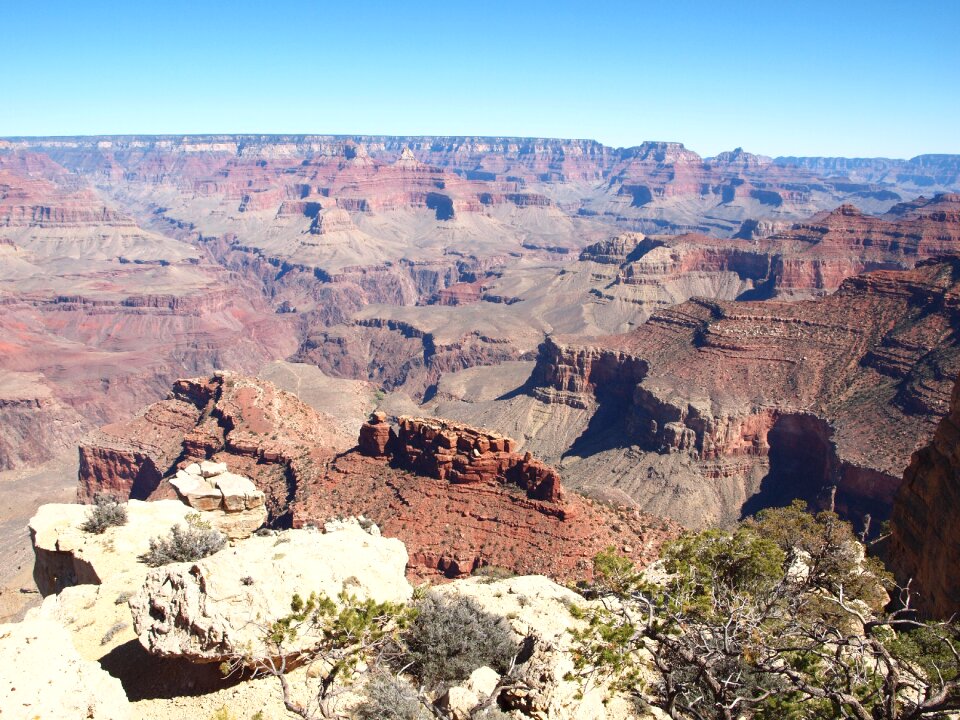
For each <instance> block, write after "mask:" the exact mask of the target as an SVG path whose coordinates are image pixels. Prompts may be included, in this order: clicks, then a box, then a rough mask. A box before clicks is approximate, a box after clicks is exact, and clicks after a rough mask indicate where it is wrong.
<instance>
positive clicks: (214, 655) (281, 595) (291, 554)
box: [130, 525, 413, 662]
mask: <svg viewBox="0 0 960 720" xmlns="http://www.w3.org/2000/svg"><path fill="white" fill-rule="evenodd" d="M406 565H407V551H406V548H405V547H404V545H403V543H402V542H400V541H399V540H396V539H393V538H383V537H376V536H373V535H370V534H369V533H367V532H365V531H363V530H362V529H361V528H360V527H359V526H351V525H345V526H344V527H343V528H342V529H340V530H338V531H337V532H331V533H326V534H321V533H320V532H318V531H316V530H289V531H286V532H283V533H278V534H272V535H265V536H262V537H261V536H253V537H250V538H249V539H247V540H244V541H243V542H241V543H237V544H236V545H235V546H233V547H229V548H226V549H224V550H221V551H220V552H218V553H217V554H216V555H213V556H211V557H209V558H205V559H203V560H200V561H198V562H196V563H178V564H174V565H167V566H165V567H161V568H157V569H155V570H153V571H152V572H150V573H149V574H148V575H147V577H146V580H145V582H144V585H143V587H142V588H141V590H140V591H139V592H138V593H137V595H136V596H135V597H134V598H133V599H132V600H131V601H130V608H131V610H132V612H133V621H134V628H135V630H136V633H137V635H138V637H139V639H140V642H141V644H143V646H144V647H145V648H147V650H149V651H150V652H151V653H154V654H157V655H162V656H168V657H185V658H188V659H190V660H192V661H194V662H220V661H223V660H226V659H229V658H232V657H234V656H236V655H238V654H244V653H250V652H252V653H253V654H255V655H256V654H264V653H266V652H267V651H266V649H265V648H264V646H263V643H262V638H263V636H264V629H265V627H266V626H268V625H269V624H270V623H271V622H272V621H274V620H276V619H277V618H280V617H283V616H285V615H288V614H289V613H290V603H291V600H292V599H293V596H294V595H295V594H299V595H300V596H301V597H303V598H307V597H308V596H309V595H310V593H312V592H316V593H318V594H320V593H323V594H326V595H327V596H328V597H330V598H331V599H336V598H337V597H338V596H339V595H340V593H341V592H342V591H347V592H348V593H350V594H353V595H355V596H356V597H357V598H358V599H361V600H362V599H366V598H372V599H374V600H376V601H378V602H387V601H390V602H405V601H407V600H409V598H410V597H411V595H412V592H413V589H412V587H411V586H410V583H408V582H407V580H406V577H405V575H404V573H405V571H406ZM315 640H316V638H314V637H312V636H311V635H310V634H309V633H304V634H302V635H298V637H297V639H296V641H295V643H294V644H293V645H291V647H290V648H289V650H290V653H291V654H293V653H294V652H296V650H298V649H299V648H301V647H308V646H309V645H311V644H312V643H313V642H314V641H315Z"/></svg>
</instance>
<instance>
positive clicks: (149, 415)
mask: <svg viewBox="0 0 960 720" xmlns="http://www.w3.org/2000/svg"><path fill="white" fill-rule="evenodd" d="M352 444H353V440H352V438H349V437H348V436H345V435H344V433H343V431H342V430H341V428H340V423H338V422H337V421H336V420H334V419H333V418H331V417H328V416H326V415H323V414H321V413H319V412H317V411H316V410H314V409H313V408H311V407H309V406H307V405H306V404H304V403H303V402H301V401H300V400H298V399H297V398H296V397H295V396H293V395H291V394H289V393H287V392H284V391H282V390H279V389H277V387H276V386H275V385H273V384H272V383H270V382H268V381H265V380H257V379H254V378H249V377H245V376H239V375H232V374H229V373H217V374H215V375H213V376H211V377H208V378H197V379H193V380H179V381H177V382H176V383H174V386H173V391H172V393H171V395H170V397H169V398H168V399H167V400H162V401H160V402H158V403H155V404H153V405H151V406H149V407H148V408H147V409H146V410H145V411H143V412H142V413H141V414H140V415H138V416H137V417H136V418H134V419H133V420H131V421H129V422H126V423H117V424H114V425H109V426H106V427H104V428H101V430H100V431H98V432H97V433H95V434H93V435H91V436H90V437H89V438H87V439H86V440H85V442H84V443H83V444H82V445H81V446H80V473H79V481H78V491H77V493H78V497H79V499H80V500H81V501H90V500H91V499H92V498H93V496H94V494H96V493H97V492H108V493H111V494H114V495H117V496H120V497H133V498H139V499H145V498H150V499H156V498H162V497H178V496H180V495H183V496H186V497H187V498H188V502H190V503H191V504H192V505H195V506H196V507H198V509H209V510H215V509H217V508H220V509H222V513H223V515H224V517H225V519H229V518H230V517H231V515H232V514H233V513H235V512H236V513H239V508H240V505H241V504H242V505H243V509H244V511H245V512H247V515H245V516H244V517H246V518H247V520H244V521H243V522H242V523H241V525H243V526H248V525H249V523H253V522H254V520H255V518H256V517H259V516H260V515H261V514H262V513H263V510H261V508H262V507H265V509H266V513H267V516H268V517H269V518H270V519H271V520H272V521H276V520H277V519H278V518H281V517H283V516H284V515H286V514H287V513H288V512H289V501H290V498H291V497H292V488H290V487H289V483H290V479H289V473H290V472H291V465H292V463H293V461H294V460H295V459H296V458H300V457H301V456H305V455H311V454H317V455H318V456H324V457H325V456H327V455H330V454H333V453H335V452H337V451H339V450H343V449H346V448H347V447H349V446H351V445H352ZM203 461H211V464H209V465H198V466H197V468H193V467H192V466H193V464H194V463H202V462H203ZM219 463H225V465H226V467H229V468H230V474H229V475H227V476H226V477H223V478H220V480H222V482H223V483H224V484H225V485H227V486H228V487H227V490H226V491H224V490H223V489H218V488H216V487H213V486H211V484H210V483H209V482H208V481H209V477H208V478H202V477H201V478H199V480H203V482H200V481H199V480H198V478H197V477H196V476H197V474H198V473H199V475H200V476H202V475H204V471H203V467H207V468H208V469H207V473H213V472H214V470H217V472H218V474H222V473H220V472H219V469H220V467H222V466H221V465H219ZM191 471H193V472H191ZM240 476H242V477H243V480H238V479H237V478H238V477H240ZM167 477H169V478H171V479H169V480H165V479H164V478H167ZM191 477H193V479H191ZM244 480H245V481H246V482H244ZM214 482H215V483H216V482H217V480H215V481H214ZM251 484H252V486H253V488H252V489H251V486H250V485H251ZM204 485H205V486H206V487H203V486H204ZM178 486H179V487H178ZM199 491H203V492H202V493H201V492H199ZM178 493H179V495H178ZM261 493H262V494H263V496H264V501H263V502H261V501H260V494H261ZM201 495H203V496H204V497H206V500H203V499H202V498H201ZM228 495H229V500H228V499H227V496H228ZM208 506H209V507H208ZM241 514H242V513H240V514H238V515H236V516H235V517H240V515H241ZM259 524H260V523H256V525H257V526H258V525H259ZM239 527H240V526H238V529H239ZM231 532H232V531H231Z"/></svg>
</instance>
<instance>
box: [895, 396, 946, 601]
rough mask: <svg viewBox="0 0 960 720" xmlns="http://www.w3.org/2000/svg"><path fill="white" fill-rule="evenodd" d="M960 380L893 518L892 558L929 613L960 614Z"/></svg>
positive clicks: (906, 480)
mask: <svg viewBox="0 0 960 720" xmlns="http://www.w3.org/2000/svg"><path fill="white" fill-rule="evenodd" d="M958 513H960V381H958V382H957V384H955V385H954V388H953V397H952V400H951V403H950V412H949V414H947V415H946V417H944V418H943V419H942V420H941V421H940V424H939V425H938V426H937V432H936V434H935V435H934V437H933V440H932V441H931V442H930V444H929V445H926V446H925V447H923V448H921V449H920V450H918V451H917V452H915V453H914V454H913V457H912V458H911V460H910V465H909V467H908V468H907V469H906V472H904V474H903V484H902V485H901V486H900V490H899V491H898V492H897V496H896V499H895V500H894V503H893V513H892V515H891V517H890V530H891V535H890V541H889V549H888V554H887V560H888V562H889V563H890V565H891V567H892V568H893V570H894V572H895V573H896V575H897V579H898V580H899V581H900V582H901V583H903V584H905V583H907V582H911V589H912V590H914V591H916V592H917V600H918V602H917V605H918V606H919V608H920V609H921V610H923V611H924V612H925V613H926V614H928V615H931V616H934V617H938V618H949V617H952V616H955V615H956V614H957V613H960V578H958V576H957V567H958V564H960V523H958V521H957V520H958Z"/></svg>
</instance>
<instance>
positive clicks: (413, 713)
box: [356, 673, 432, 720]
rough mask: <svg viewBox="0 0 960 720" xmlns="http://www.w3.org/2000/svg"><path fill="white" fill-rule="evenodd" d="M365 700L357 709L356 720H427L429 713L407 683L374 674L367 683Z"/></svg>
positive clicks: (385, 674)
mask: <svg viewBox="0 0 960 720" xmlns="http://www.w3.org/2000/svg"><path fill="white" fill-rule="evenodd" d="M366 696H367V698H366V700H364V701H363V702H362V703H361V704H360V705H359V706H358V707H357V711H356V712H357V715H356V717H357V720H429V719H430V718H431V717H432V715H431V713H429V712H428V711H427V710H426V708H424V706H423V704H422V703H421V702H420V700H419V699H418V697H417V691H416V690H414V689H413V688H412V687H411V686H410V685H409V684H408V683H406V682H404V681H403V680H400V679H398V678H396V677H394V676H393V675H389V674H387V673H376V674H375V675H374V676H373V677H371V678H370V682H369V683H367V689H366Z"/></svg>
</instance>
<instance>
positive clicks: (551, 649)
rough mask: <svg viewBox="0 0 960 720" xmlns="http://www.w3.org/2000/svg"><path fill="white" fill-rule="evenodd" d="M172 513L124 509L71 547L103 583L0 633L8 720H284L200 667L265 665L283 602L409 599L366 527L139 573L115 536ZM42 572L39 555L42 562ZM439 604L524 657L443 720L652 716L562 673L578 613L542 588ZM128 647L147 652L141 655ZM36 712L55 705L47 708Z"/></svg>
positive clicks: (271, 704) (475, 590)
mask: <svg viewBox="0 0 960 720" xmlns="http://www.w3.org/2000/svg"><path fill="white" fill-rule="evenodd" d="M428 480H432V479H429V478H428ZM174 505H180V506H181V507H186V506H185V505H182V504H180V503H174V502H172V501H158V502H152V503H144V502H138V501H131V503H130V504H129V506H128V510H129V515H130V524H129V527H128V526H121V527H112V528H109V529H108V530H107V531H106V532H105V533H104V534H103V535H91V536H90V538H89V541H88V542H87V543H84V544H83V547H84V548H85V553H84V557H86V558H88V559H89V560H90V565H91V566H92V567H93V568H95V570H96V573H97V580H98V581H99V584H83V585H75V586H70V587H66V588H64V589H63V590H61V591H60V593H59V594H56V595H49V596H48V597H47V598H46V599H45V601H44V603H43V606H42V607H41V608H38V609H36V610H33V611H31V613H30V615H29V616H28V619H27V621H26V622H24V623H21V624H18V625H12V626H10V625H7V626H0V650H2V651H3V653H4V658H5V659H6V658H9V657H13V658H15V659H17V660H18V662H16V663H5V667H3V668H0V699H2V700H3V705H2V707H3V711H4V713H5V715H4V716H6V713H8V712H10V708H12V707H13V708H20V707H23V708H25V709H26V710H29V712H28V713H24V714H23V715H19V714H17V713H16V711H14V714H13V715H12V717H15V718H20V717H23V718H24V720H27V718H30V719H31V720H32V718H34V717H35V716H37V715H39V716H41V717H48V716H49V717H64V718H73V717H76V718H78V720H79V719H80V718H88V717H96V718H101V717H102V718H107V719H112V718H118V719H120V718H126V717H151V718H152V717H158V718H160V717H170V716H171V715H172V714H176V713H181V714H182V716H184V717H206V716H208V715H210V714H212V713H213V712H215V711H216V710H217V709H218V708H219V707H221V706H223V705H226V706H227V707H228V708H231V709H234V708H244V709H246V708H253V709H252V710H250V713H251V714H252V712H253V711H254V710H263V711H264V715H265V716H266V717H283V716H284V714H283V708H282V704H281V700H280V689H279V687H278V685H277V684H275V680H274V679H273V678H267V679H266V680H262V679H248V678H246V677H243V678H242V679H238V678H236V677H234V678H232V679H224V678H222V677H220V676H219V674H217V673H213V674H210V673H206V672H205V671H204V669H203V668H202V666H203V665H209V664H210V663H215V662H218V661H223V660H228V661H235V660H237V659H238V657H240V656H259V657H261V658H263V657H264V656H265V655H268V654H269V651H268V650H267V649H266V647H265V646H264V644H263V642H262V641H263V636H264V634H265V633H266V632H267V629H268V628H269V626H270V624H271V623H273V622H274V621H276V620H278V619H280V618H283V617H284V616H287V615H288V614H289V613H290V610H291V601H292V599H293V596H294V594H299V595H300V596H301V597H303V598H306V597H308V596H309V595H310V593H312V592H316V593H322V594H325V595H326V596H328V597H330V598H333V599H336V598H337V597H338V596H339V595H340V594H341V593H348V594H351V595H354V596H356V597H357V598H359V599H363V598H372V599H374V600H377V601H391V602H397V603H405V602H409V601H411V600H412V596H413V589H412V587H411V585H410V584H409V583H408V582H407V580H406V579H405V577H404V570H405V566H406V564H407V553H406V550H405V548H404V546H403V544H402V543H401V542H400V541H398V540H396V539H391V538H386V537H383V536H381V534H380V532H379V529H378V528H377V527H376V526H375V525H372V524H371V523H370V522H369V521H368V520H364V519H361V518H353V519H345V520H337V521H332V522H329V523H326V524H325V526H324V528H323V531H321V530H319V529H309V530H288V531H282V532H265V533H262V534H260V535H257V536H253V537H250V538H247V539H244V540H239V541H236V542H234V543H232V544H231V545H230V546H229V547H227V548H224V549H223V550H221V551H219V552H218V553H216V554H214V555H212V556H210V557H207V558H204V559H202V560H200V561H197V562H186V563H173V564H169V565H166V566H163V567H159V568H155V569H152V570H150V569H148V568H146V566H144V565H143V564H142V563H141V562H139V560H138V556H139V552H140V550H141V546H138V545H137V544H136V543H135V542H132V541H128V539H127V538H126V537H125V535H124V534H123V531H124V528H125V527H128V531H127V532H128V533H129V534H130V535H131V536H132V535H133V534H134V533H132V529H134V528H136V529H137V530H138V533H137V534H139V535H141V536H150V535H154V534H157V533H159V532H161V531H162V529H161V527H160V526H161V525H164V524H165V523H166V521H167V518H166V517H165V516H164V515H163V514H162V513H161V514H160V515H158V514H157V513H156V512H155V511H157V510H158V509H160V508H163V509H164V510H163V511H164V512H167V510H168V509H170V508H172V507H173V506H174ZM71 507H72V508H77V509H78V510H83V508H82V506H46V507H45V508H43V509H42V511H41V513H39V515H38V518H37V519H35V523H34V524H35V525H36V526H38V528H39V527H44V528H45V530H44V532H42V533H39V534H38V537H40V536H43V537H46V538H47V539H48V540H50V539H51V538H52V539H54V544H56V538H61V539H63V540H64V541H66V540H67V539H69V538H70V537H72V536H73V535H74V524H72V523H67V522H66V521H65V520H63V519H61V520H60V521H59V522H56V521H54V520H55V519H56V518H58V517H60V518H63V517H64V516H67V515H69V514H70V511H69V510H67V511H65V512H64V508H71ZM74 519H76V518H74ZM65 545H66V542H64V546H65ZM64 552H66V551H64ZM77 552H78V553H79V551H77ZM43 561H44V557H43V555H41V554H39V553H38V563H42V562H43ZM134 576H137V577H138V578H139V579H138V580H136V586H135V587H136V590H135V593H133V594H132V595H131V593H130V592H129V591H128V590H126V588H128V587H129V585H130V581H131V578H133V577H134ZM436 592H439V593H441V594H444V595H447V596H460V597H464V598H470V599H472V600H473V601H475V602H476V603H477V604H478V605H479V606H480V607H481V608H483V609H484V610H486V611H487V612H489V613H491V614H493V615H496V616H499V617H502V618H505V619H506V621H507V623H508V624H509V627H510V628H511V630H512V632H513V635H514V640H515V641H516V643H517V645H518V647H519V648H520V649H521V650H520V653H519V655H518V656H517V660H516V665H515V668H514V672H513V673H512V676H511V678H510V679H509V682H506V683H505V684H504V685H503V687H502V688H499V687H498V683H499V681H500V677H499V676H498V674H497V673H496V672H495V671H493V670H492V669H490V668H477V669H476V670H475V671H474V672H473V673H472V674H471V676H470V678H469V679H468V680H467V681H465V682H464V683H462V684H460V685H456V686H454V687H451V688H449V690H447V691H446V692H445V693H444V695H443V696H442V697H438V698H436V701H437V703H438V705H439V706H440V707H443V708H445V709H446V710H447V712H449V713H450V715H451V717H453V718H464V719H465V718H467V717H469V715H468V713H469V712H470V711H471V710H472V709H473V708H475V707H476V706H477V704H478V703H480V702H482V701H483V700H485V699H486V698H488V697H489V695H490V694H491V693H492V692H494V691H495V689H499V690H500V693H499V697H498V700H497V703H498V705H499V706H500V707H501V708H503V709H505V710H507V711H509V712H510V713H511V714H512V716H515V717H518V718H539V719H541V720H542V719H544V718H551V719H553V720H626V719H628V718H641V717H644V718H645V717H649V713H647V712H646V711H640V710H638V709H637V708H636V706H635V705H634V704H633V703H632V702H630V701H628V699H626V698H624V697H621V696H618V695H614V696H613V697H612V698H608V697H607V694H608V692H609V688H608V687H606V686H605V685H604V684H603V683H591V684H590V685H589V686H587V687H585V688H584V687H583V686H581V685H580V684H579V682H578V681H576V680H574V679H572V678H571V677H570V676H569V675H568V673H570V672H571V671H572V670H573V669H574V668H573V660H572V658H571V655H570V650H571V647H572V640H573V636H572V635H571V633H570V631H571V630H574V629H577V628H581V627H582V624H583V622H584V621H583V620H582V619H577V617H575V615H574V613H572V612H571V608H572V607H573V606H575V605H579V606H585V605H587V604H589V601H586V600H584V599H583V598H582V597H581V596H579V595H577V594H576V593H574V592H572V591H570V590H569V589H567V588H565V587H563V586H561V585H558V584H557V583H556V582H554V581H552V580H550V579H548V578H546V577H542V576H524V577H512V578H509V579H503V580H493V579H491V578H490V577H475V578H470V579H466V580H457V581H454V582H452V583H448V584H445V585H442V586H439V587H438V588H437V589H436ZM128 600H129V602H128ZM131 623H132V624H133V626H134V628H135V633H136V634H134V631H133V630H132V629H131V628H130V624H131ZM134 638H136V639H134ZM313 640H315V638H312V637H311V636H310V635H309V633H303V634H300V633H298V634H297V636H296V637H295V639H293V641H292V642H291V643H290V644H289V645H288V650H289V652H290V653H291V655H293V654H295V653H296V652H297V651H298V650H304V649H308V648H309V647H311V645H312V643H313ZM51 643H55V645H52V644H51ZM8 644H9V646H10V647H11V648H12V649H11V650H10V652H8V651H7V647H8ZM131 645H133V646H135V647H133V648H131ZM74 646H76V648H77V649H78V650H79V654H78V652H77V650H74ZM139 646H142V647H143V648H144V649H145V650H146V651H147V652H148V653H149V654H144V653H143V652H142V651H140V652H138V651H137V647H139ZM81 656H82V657H83V658H85V659H81ZM92 660H98V661H100V662H101V664H102V665H103V667H105V668H107V669H108V670H109V671H110V672H111V673H113V674H115V675H116V676H118V677H121V678H122V679H123V683H124V688H127V690H128V691H130V692H133V693H138V695H137V697H134V698H132V700H133V701H134V702H132V703H131V705H130V707H129V708H128V706H127V699H126V697H125V696H124V691H123V688H121V687H120V682H119V681H118V680H116V679H114V678H112V677H110V676H108V675H107V674H106V673H105V672H103V671H102V670H100V669H99V667H98V666H97V665H96V664H95V663H93V662H91V661H92ZM131 663H134V664H138V665H140V666H142V667H139V668H138V667H135V666H133V665H131ZM197 664H199V665H197ZM11 665H15V667H12V666H11ZM294 665H296V664H294ZM311 667H312V666H311V665H310V663H307V664H306V665H305V666H301V667H294V666H291V667H288V668H287V671H288V680H289V682H290V684H291V686H292V687H294V688H298V690H296V692H298V693H299V692H300V690H299V688H301V687H302V690H303V691H304V692H311V691H312V690H311V688H313V687H314V685H315V684H316V683H317V682H319V681H318V680H317V679H316V678H315V677H314V675H313V674H311ZM38 668H39V670H38ZM144 668H151V669H148V670H145V669H144ZM24 670H28V671H29V672H28V673H25V672H24ZM143 673H148V674H149V673H153V675H154V676H153V677H151V678H150V683H151V684H150V686H149V687H150V688H151V693H156V692H157V691H158V690H157V688H162V691H161V695H160V696H159V697H155V695H154V694H150V695H149V696H148V697H144V696H143V695H142V692H143V689H142V688H143V686H142V685H141V684H139V683H140V682H142V681H141V680H138V677H139V676H140V675H141V674H143ZM200 677H203V678H205V680H204V682H205V683H206V684H205V685H204V688H205V689H204V691H203V692H201V693H199V694H198V693H197V692H196V691H197V688H196V686H195V685H194V684H193V682H194V680H195V679H197V678H200ZM311 683H313V685H311ZM364 692H365V690H364V683H363V682H362V681H361V682H359V683H354V684H352V686H351V688H350V697H351V698H352V699H348V703H352V704H355V703H356V702H359V701H360V700H362V699H363V696H364ZM8 699H9V702H8ZM44 703H54V704H53V705H49V708H50V709H47V708H48V705H46V704H44ZM57 703H59V705H57ZM74 708H76V709H77V713H76V714H74ZM88 713H89V714H88ZM177 716H178V717H179V716H180V715H177Z"/></svg>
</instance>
